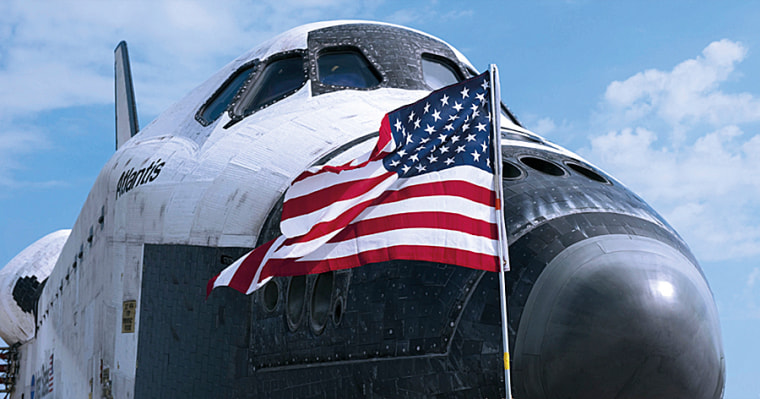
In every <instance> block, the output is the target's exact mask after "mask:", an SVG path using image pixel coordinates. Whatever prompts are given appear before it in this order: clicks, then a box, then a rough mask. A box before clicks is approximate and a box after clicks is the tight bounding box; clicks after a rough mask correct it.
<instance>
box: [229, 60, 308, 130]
mask: <svg viewBox="0 0 760 399" xmlns="http://www.w3.org/2000/svg"><path fill="white" fill-rule="evenodd" d="M306 80H307V75H306V70H305V69H304V61H303V57H302V56H301V55H300V54H298V55H291V56H287V57H285V58H279V59H276V60H273V61H270V62H269V63H267V65H266V66H265V67H264V69H263V70H262V71H261V73H260V74H259V76H258V77H256V81H255V82H254V83H253V85H252V86H251V87H250V88H249V89H247V90H246V94H245V95H244V98H243V100H242V101H241V105H242V107H243V109H242V111H240V112H237V113H238V114H239V115H242V116H244V115H248V114H250V113H252V112H254V111H257V110H259V109H261V108H264V107H266V106H267V105H270V104H272V103H274V102H275V101H278V100H280V99H283V98H285V97H287V96H289V95H291V94H293V93H295V92H296V91H298V89H300V88H301V87H302V86H303V85H304V83H306Z"/></svg>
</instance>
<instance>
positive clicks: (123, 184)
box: [116, 158, 166, 199]
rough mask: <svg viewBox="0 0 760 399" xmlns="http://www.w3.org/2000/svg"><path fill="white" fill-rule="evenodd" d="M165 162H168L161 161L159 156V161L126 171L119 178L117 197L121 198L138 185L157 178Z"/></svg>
mask: <svg viewBox="0 0 760 399" xmlns="http://www.w3.org/2000/svg"><path fill="white" fill-rule="evenodd" d="M165 164H166V162H163V161H161V158H159V159H158V160H157V161H153V162H151V163H150V165H149V166H148V167H147V168H142V169H139V170H135V168H132V169H129V170H126V171H124V173H122V174H121V177H120V178H119V183H118V184H117V185H116V199H119V197H121V196H122V195H124V194H126V193H128V192H129V191H130V190H132V189H133V188H135V187H137V186H140V185H143V184H145V183H148V182H152V181H153V180H156V178H157V177H158V175H159V174H160V173H161V168H163V167H164V165H165Z"/></svg>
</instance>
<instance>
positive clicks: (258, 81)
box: [229, 50, 309, 123]
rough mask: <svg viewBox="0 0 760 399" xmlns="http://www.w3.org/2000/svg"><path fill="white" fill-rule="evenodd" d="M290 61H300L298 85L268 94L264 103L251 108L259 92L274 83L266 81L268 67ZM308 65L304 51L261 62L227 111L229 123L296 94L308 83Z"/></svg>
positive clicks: (280, 55) (293, 51) (277, 55)
mask: <svg viewBox="0 0 760 399" xmlns="http://www.w3.org/2000/svg"><path fill="white" fill-rule="evenodd" d="M290 59H299V60H300V61H301V69H300V72H301V73H302V74H300V75H298V77H300V78H301V79H300V83H297V86H293V87H291V88H289V89H287V90H285V91H281V92H280V91H276V90H275V92H274V93H273V94H270V95H269V96H268V97H265V98H266V101H264V102H262V103H260V104H255V105H253V106H251V103H252V102H254V101H255V100H257V96H258V95H259V94H260V92H259V91H260V90H261V89H262V88H265V87H267V86H265V85H267V84H270V83H272V82H275V81H273V80H271V79H267V74H268V73H269V67H270V66H272V65H274V64H275V63H277V62H280V61H285V60H290ZM307 68H308V65H307V62H306V51H304V50H291V51H285V52H282V53H277V54H275V55H272V56H271V57H269V58H268V59H266V60H265V61H262V62H261V64H260V66H258V67H257V68H256V71H254V73H253V74H252V75H251V79H249V81H248V82H247V83H246V84H245V85H244V86H243V87H242V88H241V89H240V93H239V96H238V98H237V99H236V101H235V102H234V103H233V104H232V106H231V107H230V109H229V113H230V118H231V119H232V121H231V123H235V122H237V121H239V120H241V119H243V118H245V117H247V116H248V115H251V114H253V113H255V112H257V111H259V110H262V109H264V108H267V107H269V106H270V105H272V104H274V103H276V102H278V101H281V100H283V99H284V98H286V97H289V96H291V95H293V94H294V93H296V92H297V91H299V90H301V89H302V88H303V87H304V85H306V83H307V82H308V81H309V71H308V69H307Z"/></svg>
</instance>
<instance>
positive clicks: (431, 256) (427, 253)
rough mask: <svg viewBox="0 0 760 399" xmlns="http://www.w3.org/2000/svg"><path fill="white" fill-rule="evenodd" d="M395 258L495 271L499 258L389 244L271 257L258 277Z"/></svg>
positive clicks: (460, 250) (455, 250)
mask: <svg viewBox="0 0 760 399" xmlns="http://www.w3.org/2000/svg"><path fill="white" fill-rule="evenodd" d="M394 259H406V260H419V261H428V262H439V263H446V264H451V265H457V266H463V267H469V268H471V269H479V270H486V271H491V272H496V271H498V264H499V261H498V257H497V256H493V255H486V254H481V253H476V252H472V251H466V250H462V249H457V248H446V247H435V246H424V245H396V246H392V247H386V248H380V249H374V250H370V251H365V252H359V253H357V254H355V255H350V256H345V257H341V258H332V259H324V260H318V261H297V262H293V260H292V259H270V260H269V261H268V262H267V264H266V265H265V266H264V270H263V271H262V273H261V278H262V279H264V278H266V277H269V276H298V275H302V274H315V273H324V272H328V271H332V270H342V269H350V268H353V267H357V266H361V265H365V264H368V263H377V262H386V261H389V260H394Z"/></svg>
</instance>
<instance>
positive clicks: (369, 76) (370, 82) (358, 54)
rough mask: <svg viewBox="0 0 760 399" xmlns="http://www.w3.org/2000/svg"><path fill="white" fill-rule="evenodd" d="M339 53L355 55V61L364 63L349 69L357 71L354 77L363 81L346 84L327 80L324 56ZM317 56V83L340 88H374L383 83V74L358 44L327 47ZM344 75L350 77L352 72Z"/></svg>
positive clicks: (315, 79) (315, 80)
mask: <svg viewBox="0 0 760 399" xmlns="http://www.w3.org/2000/svg"><path fill="white" fill-rule="evenodd" d="M337 55H354V56H355V58H354V60H353V61H355V62H357V63H359V64H363V65H361V66H360V67H359V69H355V70H353V71H351V70H349V72H356V75H355V76H354V78H357V79H359V80H361V81H362V82H361V83H360V82H359V81H358V80H357V81H355V82H345V84H338V83H337V82H330V81H327V82H325V80H324V78H326V76H323V74H322V63H321V61H322V60H323V59H324V57H328V56H337ZM315 58H316V59H315V61H316V68H315V71H316V74H315V76H314V82H315V83H317V84H320V85H325V86H332V87H335V88H340V89H350V90H372V89H375V88H377V87H379V86H380V85H381V84H382V83H383V75H382V74H381V73H380V72H379V71H378V70H377V68H376V67H375V65H373V63H372V61H370V59H369V58H368V57H367V54H364V52H363V51H362V50H361V48H359V47H357V46H346V45H342V46H330V47H325V48H323V49H321V50H319V52H317V53H316V57H315ZM355 66H356V65H355ZM362 72H363V73H362ZM344 77H350V74H345V76H344Z"/></svg>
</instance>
